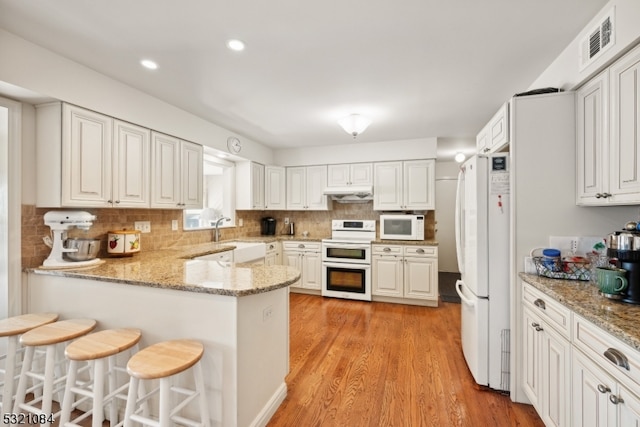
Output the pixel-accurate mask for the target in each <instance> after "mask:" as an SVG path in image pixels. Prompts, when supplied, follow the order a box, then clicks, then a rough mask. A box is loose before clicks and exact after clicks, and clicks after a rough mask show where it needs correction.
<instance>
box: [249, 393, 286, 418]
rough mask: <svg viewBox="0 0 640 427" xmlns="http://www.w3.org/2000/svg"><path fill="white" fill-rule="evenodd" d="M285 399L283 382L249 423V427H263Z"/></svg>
mask: <svg viewBox="0 0 640 427" xmlns="http://www.w3.org/2000/svg"><path fill="white" fill-rule="evenodd" d="M286 397H287V384H286V383H285V382H283V383H282V384H281V385H280V387H278V389H277V390H276V392H275V393H273V396H271V399H269V401H268V402H267V404H266V405H265V406H264V407H263V408H262V410H261V411H260V413H259V414H258V416H256V417H255V418H254V420H253V421H252V422H251V424H250V425H251V427H265V426H266V425H267V423H268V422H269V420H270V419H271V417H273V414H275V413H276V411H277V410H278V408H279V407H280V405H281V404H282V402H283V401H284V399H285V398H286Z"/></svg>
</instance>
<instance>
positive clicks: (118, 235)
mask: <svg viewBox="0 0 640 427" xmlns="http://www.w3.org/2000/svg"><path fill="white" fill-rule="evenodd" d="M107 252H108V253H109V254H110V255H116V256H118V255H119V256H129V255H133V254H134V253H136V252H140V232H139V231H138V230H117V231H110V232H109V234H108V235H107Z"/></svg>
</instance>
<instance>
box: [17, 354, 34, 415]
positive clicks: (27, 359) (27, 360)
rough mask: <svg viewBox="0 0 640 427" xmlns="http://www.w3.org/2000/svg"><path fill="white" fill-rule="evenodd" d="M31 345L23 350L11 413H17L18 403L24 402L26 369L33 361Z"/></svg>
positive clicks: (18, 409)
mask: <svg viewBox="0 0 640 427" xmlns="http://www.w3.org/2000/svg"><path fill="white" fill-rule="evenodd" d="M34 350H35V349H34V348H33V347H27V348H26V349H25V352H24V359H23V360H22V369H21V370H20V379H19V380H18V389H17V390H16V399H15V402H14V403H13V413H14V414H19V413H20V412H21V411H20V405H22V404H23V403H24V398H25V394H26V393H27V379H28V378H27V374H26V373H27V371H29V370H30V369H31V364H32V363H33V352H34Z"/></svg>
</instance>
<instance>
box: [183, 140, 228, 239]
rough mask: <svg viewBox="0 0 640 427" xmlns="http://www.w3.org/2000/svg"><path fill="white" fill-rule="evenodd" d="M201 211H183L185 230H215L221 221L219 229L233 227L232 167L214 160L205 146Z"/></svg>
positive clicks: (226, 162)
mask: <svg viewBox="0 0 640 427" xmlns="http://www.w3.org/2000/svg"><path fill="white" fill-rule="evenodd" d="M203 174H204V183H203V185H202V191H203V192H204V194H203V198H202V200H203V206H204V208H203V209H185V211H184V225H183V228H184V229H185V230H201V229H206V228H214V227H215V225H216V221H218V220H219V219H220V218H225V217H226V218H230V219H231V220H230V221H223V222H221V223H220V228H223V227H235V212H236V209H235V204H236V203H235V193H234V189H235V165H234V164H233V163H232V162H228V161H225V160H222V159H219V158H217V157H215V156H214V155H213V154H211V151H208V149H207V147H204V165H203Z"/></svg>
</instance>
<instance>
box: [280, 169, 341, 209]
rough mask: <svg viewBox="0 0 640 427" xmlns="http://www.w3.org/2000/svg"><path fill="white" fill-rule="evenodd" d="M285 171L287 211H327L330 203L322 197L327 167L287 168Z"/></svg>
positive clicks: (325, 183)
mask: <svg viewBox="0 0 640 427" xmlns="http://www.w3.org/2000/svg"><path fill="white" fill-rule="evenodd" d="M286 170H287V209H289V210H325V211H326V210H329V209H331V202H330V200H329V199H328V198H327V196H325V195H324V189H325V187H326V185H327V166H326V165H321V166H301V167H289V168H286Z"/></svg>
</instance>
